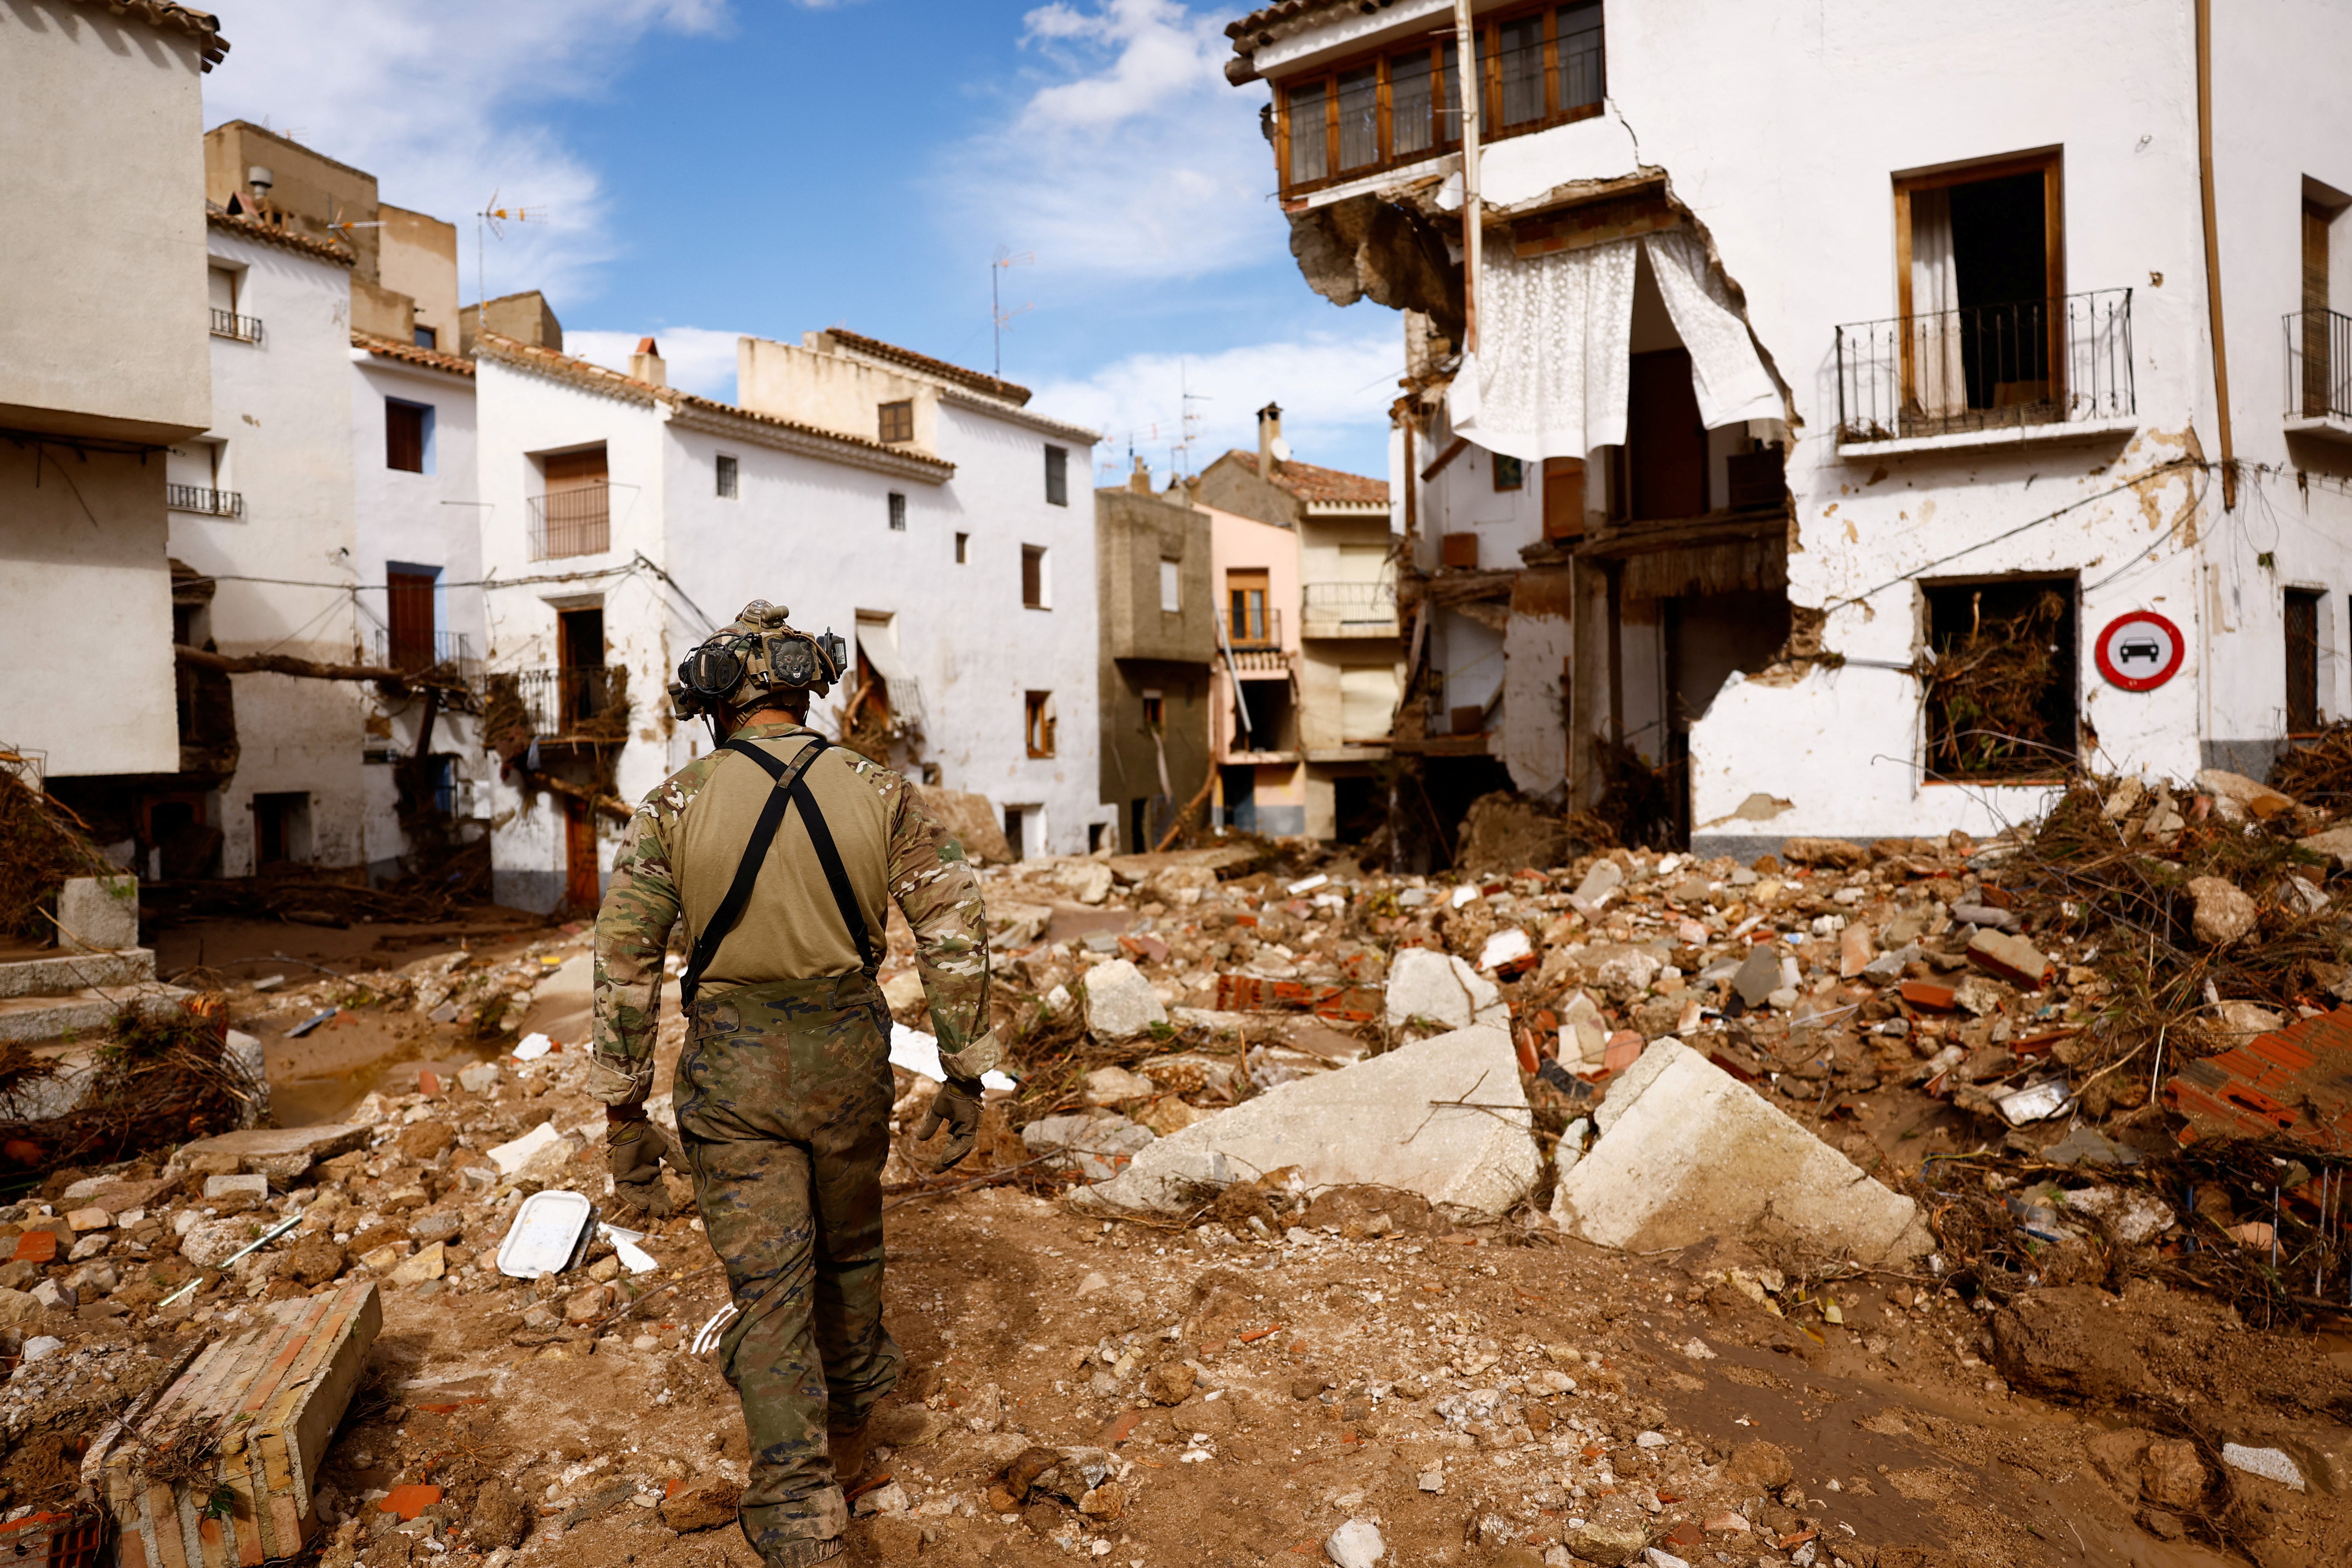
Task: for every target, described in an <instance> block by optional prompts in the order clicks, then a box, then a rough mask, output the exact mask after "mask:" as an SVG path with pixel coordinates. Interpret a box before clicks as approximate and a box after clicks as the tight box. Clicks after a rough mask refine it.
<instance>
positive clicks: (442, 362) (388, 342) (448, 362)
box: [352, 331, 474, 375]
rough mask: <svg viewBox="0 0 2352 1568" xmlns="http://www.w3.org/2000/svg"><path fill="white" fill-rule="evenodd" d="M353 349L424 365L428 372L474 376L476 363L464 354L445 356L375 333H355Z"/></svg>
mask: <svg viewBox="0 0 2352 1568" xmlns="http://www.w3.org/2000/svg"><path fill="white" fill-rule="evenodd" d="M352 347H353V348H355V349H365V350H367V352H368V353H372V354H374V355H376V356H378V357H379V358H382V359H396V360H398V361H400V362H401V363H403V364H414V365H422V366H423V367H425V369H426V370H446V371H447V372H448V373H449V374H452V375H471V374H474V362H473V361H472V360H469V359H467V358H466V357H465V356H464V355H463V354H445V353H442V352H441V351H440V350H438V349H427V348H419V347H417V346H416V345H415V343H404V342H400V341H399V340H398V339H396V338H380V337H378V336H376V335H375V334H374V333H373V332H357V331H355V332H353V333H352Z"/></svg>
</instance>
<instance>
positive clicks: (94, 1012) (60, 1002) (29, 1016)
mask: <svg viewBox="0 0 2352 1568" xmlns="http://www.w3.org/2000/svg"><path fill="white" fill-rule="evenodd" d="M194 994H195V993H194V992H193V991H189V990H186V989H184V988H183V987H181V986H177V985H159V984H154V983H152V982H151V981H142V982H136V983H133V984H123V985H86V986H83V987H81V988H80V989H79V990H74V991H67V992H63V993H58V994H49V995H41V996H0V1042H6V1041H11V1040H15V1041H19V1042H22V1043H23V1044H25V1045H28V1046H37V1045H40V1044H42V1043H44V1042H46V1041H49V1040H62V1039H65V1038H67V1037H73V1036H85V1035H96V1034H101V1033H103V1032H104V1031H105V1029H106V1027H107V1026H108V1025H110V1024H111V1023H112V1022H113V1021H114V1016H115V1015H116V1014H117V1013H119V1012H121V1010H122V1009H123V1008H125V1007H134V1006H135V1007H137V1008H138V1009H139V1011H140V1014H141V1016H144V1017H149V1018H164V1017H169V1016H171V1015H173V1014H174V1013H176V1012H178V1011H179V1010H180V1005H181V1004H182V1003H184V1002H185V1001H186V1000H187V999H188V998H189V997H191V996H193V995H194Z"/></svg>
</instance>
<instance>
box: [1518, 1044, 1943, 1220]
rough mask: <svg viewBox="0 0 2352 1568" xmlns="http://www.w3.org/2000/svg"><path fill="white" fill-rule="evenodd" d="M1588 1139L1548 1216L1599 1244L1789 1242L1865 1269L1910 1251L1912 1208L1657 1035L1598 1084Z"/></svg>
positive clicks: (1749, 1092) (1704, 1061)
mask: <svg viewBox="0 0 2352 1568" xmlns="http://www.w3.org/2000/svg"><path fill="white" fill-rule="evenodd" d="M1596 1121H1598V1123H1599V1124H1600V1126H1601V1138H1600V1141H1599V1142H1596V1143H1594V1144H1593V1146H1592V1147H1591V1149H1590V1150H1588V1151H1587V1152H1585V1154H1584V1156H1583V1158H1582V1159H1580V1160H1579V1161H1578V1162H1577V1163H1576V1166H1575V1168H1574V1169H1573V1170H1570V1171H1569V1172H1568V1173H1565V1174H1564V1175H1563V1176H1562V1177H1561V1179H1560V1184H1559V1192H1558V1193H1557V1194H1555V1196H1554V1198H1553V1200H1552V1218H1553V1219H1554V1221H1556V1222H1557V1223H1558V1224H1559V1226H1561V1228H1563V1229H1565V1230H1567V1231H1569V1232H1570V1233H1571V1234H1573V1235H1576V1236H1580V1237H1583V1238H1584V1239H1585V1240H1587V1241H1592V1242H1598V1243H1600V1244H1601V1245H1602V1246H1605V1247H1630V1248H1633V1250H1636V1251H1641V1252H1649V1251H1654V1250H1656V1249H1658V1248H1661V1247H1688V1246H1690V1245H1692V1244H1693V1243H1696V1242H1699V1241H1703V1240H1706V1239H1708V1238H1710V1237H1713V1238H1717V1239H1733V1238H1757V1239H1767V1238H1773V1239H1782V1240H1790V1241H1795V1242H1797V1243H1800V1244H1801V1245H1805V1246H1810V1247H1818V1248H1822V1249H1824V1250H1828V1251H1834V1252H1844V1251H1851V1252H1852V1253H1853V1255H1854V1256H1855V1257H1856V1258H1861V1259H1862V1260H1863V1261H1864V1262H1868V1263H1885V1262H1890V1261H1896V1260H1901V1259H1907V1258H1916V1257H1919V1256H1920V1255H1922V1254H1924V1253H1926V1252H1928V1251H1930V1250H1932V1249H1933V1247H1934V1246H1935V1242H1934V1238H1933V1237H1930V1236H1929V1235H1928V1233H1927V1226H1926V1225H1925V1224H1924V1223H1922V1221H1921V1220H1920V1217H1919V1211H1918V1205H1916V1204H1914V1203H1913V1202H1912V1201H1911V1200H1910V1199H1909V1198H1906V1197H1903V1196H1900V1195H1899V1194H1895V1193H1893V1192H1890V1191H1888V1190H1887V1189H1886V1188H1885V1186H1883V1185H1881V1184H1879V1183H1877V1182H1876V1181H1874V1180H1873V1179H1872V1178H1871V1177H1869V1176H1868V1175H1866V1174H1864V1173H1863V1171H1862V1170H1861V1168H1860V1167H1858V1166H1856V1165H1855V1164H1854V1163H1853V1161H1851V1160H1848V1159H1847V1158H1846V1157H1845V1156H1844V1155H1843V1154H1841V1153H1839V1152H1837V1151H1836V1150H1834V1149H1832V1148H1831V1147H1830V1146H1829V1145H1828V1144H1826V1143H1824V1142H1822V1141H1821V1140H1820V1139H1818V1138H1816V1137H1814V1136H1813V1135H1812V1134H1811V1132H1809V1131H1806V1130H1805V1129H1804V1128H1803V1127H1801V1126H1800V1125H1799V1124H1798V1123H1797V1122H1796V1121H1793V1120H1791V1119H1790V1117H1789V1116H1788V1115H1787V1114H1786V1113H1784V1112H1783V1111H1781V1110H1778V1109H1777V1108H1775V1107H1774V1106H1772V1105H1770V1104H1768V1103H1767V1102H1766V1101H1765V1100H1764V1099H1763V1097H1762V1096H1760V1095H1759V1094H1757V1093H1756V1091H1755V1090H1753V1089H1749V1088H1748V1086H1747V1085H1745V1084H1743V1083H1741V1082H1740V1081H1739V1080H1738V1079H1735V1078H1733V1077H1732V1076H1731V1075H1730V1074H1728V1073H1727V1072H1725V1071H1723V1070H1722V1069H1721V1068H1717V1067H1716V1066H1715V1065H1714V1064H1712V1063H1710V1062H1709V1061H1707V1059H1706V1058H1704V1057H1702V1056H1700V1055H1699V1054H1698V1053H1697V1052H1696V1051H1694V1050H1692V1049H1690V1048H1689V1047H1686V1046H1685V1045H1683V1044H1682V1043H1681V1042H1679V1041H1676V1040H1673V1039H1663V1040H1659V1041H1657V1042H1656V1043H1654V1044H1653V1045H1652V1046H1651V1047H1650V1048H1649V1049H1648V1050H1647V1051H1645V1052H1643V1055H1642V1059H1641V1060H1640V1061H1638V1062H1636V1063H1635V1064H1634V1065H1633V1067H1632V1068H1628V1069H1627V1071H1626V1072H1625V1074H1624V1075H1623V1076H1622V1078H1621V1079H1618V1081H1617V1082H1616V1083H1615V1084H1613V1085H1612V1086H1611V1089H1610V1093H1609V1098H1608V1100H1607V1101H1606V1102H1605V1103H1604V1104H1603V1106H1602V1107H1601V1113H1600V1115H1599V1116H1598V1117H1597V1118H1596Z"/></svg>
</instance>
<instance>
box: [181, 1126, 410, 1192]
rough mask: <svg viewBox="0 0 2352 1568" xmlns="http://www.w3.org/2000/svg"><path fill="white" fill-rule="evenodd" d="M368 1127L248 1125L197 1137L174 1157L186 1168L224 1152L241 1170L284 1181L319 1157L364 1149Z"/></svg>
mask: <svg viewBox="0 0 2352 1568" xmlns="http://www.w3.org/2000/svg"><path fill="white" fill-rule="evenodd" d="M370 1131H373V1129H371V1128H369V1127H368V1126H367V1125H366V1124H364V1123H362V1122H348V1121H347V1122H328V1123H325V1124H324V1125H321V1126H318V1127H247V1128H245V1129H243V1130H242V1131H236V1132H224V1133H222V1134H221V1135H220V1136H218V1137H217V1138H199V1139H197V1140H196V1141H195V1142H193V1143H190V1144H188V1145H187V1146H186V1147H185V1148H183V1149H182V1150H181V1151H180V1152H179V1154H178V1156H177V1157H176V1158H177V1163H178V1164H179V1165H180V1166H181V1168H183V1169H185V1168H186V1167H187V1166H188V1165H190V1164H191V1163H194V1161H195V1159H196V1158H197V1157H198V1156H200V1155H206V1154H212V1155H226V1156H229V1157H231V1158H233V1159H235V1160H236V1163H237V1166H238V1168H239V1169H240V1170H244V1171H248V1172H257V1173H260V1174H262V1175H265V1176H268V1177H270V1178H271V1179H272V1180H274V1181H276V1182H278V1183H279V1184H290V1183H292V1182H293V1181H294V1180H295V1178H297V1177H299V1176H300V1175H301V1174H302V1173H304V1172H306V1171H308V1170H310V1167H311V1166H312V1165H314V1164H317V1163H319V1162H320V1161H321V1160H331V1159H333V1158H334V1157H335V1156H336V1155H338V1154H348V1153H350V1152H352V1150H354V1149H364V1148H365V1147H367V1141H368V1134H369V1132H370Z"/></svg>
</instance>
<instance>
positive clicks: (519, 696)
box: [485, 664, 629, 741]
mask: <svg viewBox="0 0 2352 1568" xmlns="http://www.w3.org/2000/svg"><path fill="white" fill-rule="evenodd" d="M488 687H489V689H490V696H489V703H488V707H489V709H490V710H491V712H492V717H491V718H490V719H488V720H486V721H485V727H486V728H488V729H492V730H495V729H499V728H504V727H509V726H511V725H514V724H517V723H520V726H521V727H522V728H523V729H524V731H525V732H527V733H528V734H530V735H533V736H538V737H540V738H542V739H546V740H578V741H625V740H626V739H627V738H628V731H629V672H628V670H627V669H626V668H624V667H622V666H620V665H601V664H600V665H562V666H559V667H557V668H553V669H520V670H508V671H503V672H501V673H499V674H497V675H493V676H491V677H490V678H489V679H488ZM499 710H506V711H505V712H504V713H500V712H499Z"/></svg>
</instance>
